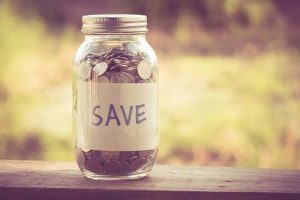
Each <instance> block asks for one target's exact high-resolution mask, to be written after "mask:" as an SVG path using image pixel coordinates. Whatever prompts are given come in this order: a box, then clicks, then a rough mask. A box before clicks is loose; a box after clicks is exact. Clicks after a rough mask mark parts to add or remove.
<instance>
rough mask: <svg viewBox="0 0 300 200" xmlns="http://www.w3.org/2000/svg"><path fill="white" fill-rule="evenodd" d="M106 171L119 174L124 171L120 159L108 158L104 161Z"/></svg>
mask: <svg viewBox="0 0 300 200" xmlns="http://www.w3.org/2000/svg"><path fill="white" fill-rule="evenodd" d="M104 171H105V172H108V173H114V174H118V173H120V172H122V165H121V163H120V161H117V160H108V161H106V162H105V163H104Z"/></svg>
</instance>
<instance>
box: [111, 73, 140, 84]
mask: <svg viewBox="0 0 300 200" xmlns="http://www.w3.org/2000/svg"><path fill="white" fill-rule="evenodd" d="M110 82H112V83H134V82H135V79H134V77H133V76H132V75H131V74H129V73H127V72H116V73H114V74H113V75H112V76H111V78H110Z"/></svg>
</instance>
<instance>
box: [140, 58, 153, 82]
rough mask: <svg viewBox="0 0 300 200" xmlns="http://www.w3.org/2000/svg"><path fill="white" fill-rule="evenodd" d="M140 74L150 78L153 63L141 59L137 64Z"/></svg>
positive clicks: (144, 77)
mask: <svg viewBox="0 0 300 200" xmlns="http://www.w3.org/2000/svg"><path fill="white" fill-rule="evenodd" d="M137 70H138V74H139V76H140V77H141V78H142V79H148V78H150V76H151V73H152V72H151V65H150V63H148V62H146V61H144V60H143V61H141V62H140V64H139V65H138V66H137Z"/></svg>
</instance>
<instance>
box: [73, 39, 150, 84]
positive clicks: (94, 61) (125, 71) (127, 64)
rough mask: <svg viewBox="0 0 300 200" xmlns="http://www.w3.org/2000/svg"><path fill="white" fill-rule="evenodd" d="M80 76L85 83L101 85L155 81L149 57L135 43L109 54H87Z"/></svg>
mask: <svg viewBox="0 0 300 200" xmlns="http://www.w3.org/2000/svg"><path fill="white" fill-rule="evenodd" d="M78 75H79V77H80V78H81V79H82V80H84V81H94V82H101V83H147V82H154V81H155V80H154V76H153V72H152V66H151V64H150V63H149V61H148V58H147V55H146V54H144V53H142V52H139V51H138V50H137V47H136V45H135V44H134V43H124V44H122V45H121V46H118V47H115V48H113V49H112V50H111V51H110V52H108V53H102V54H99V55H97V54H93V53H89V54H87V55H86V56H85V57H84V59H83V60H82V62H81V63H80V66H79V69H78Z"/></svg>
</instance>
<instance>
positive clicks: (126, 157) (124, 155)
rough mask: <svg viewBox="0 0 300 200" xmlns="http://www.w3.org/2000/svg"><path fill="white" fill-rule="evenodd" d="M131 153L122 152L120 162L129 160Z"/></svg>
mask: <svg viewBox="0 0 300 200" xmlns="http://www.w3.org/2000/svg"><path fill="white" fill-rule="evenodd" d="M130 155H131V154H130V152H129V151H121V152H120V155H119V160H127V159H128V157H130Z"/></svg>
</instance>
